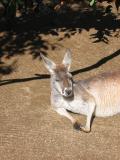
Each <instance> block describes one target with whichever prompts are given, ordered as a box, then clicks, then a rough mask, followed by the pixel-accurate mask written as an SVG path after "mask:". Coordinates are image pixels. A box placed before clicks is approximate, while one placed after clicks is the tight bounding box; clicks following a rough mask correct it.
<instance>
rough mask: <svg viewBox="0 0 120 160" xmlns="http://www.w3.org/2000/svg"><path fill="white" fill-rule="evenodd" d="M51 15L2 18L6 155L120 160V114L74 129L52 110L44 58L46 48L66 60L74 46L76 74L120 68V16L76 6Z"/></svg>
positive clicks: (0, 123)
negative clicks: (8, 21)
mask: <svg viewBox="0 0 120 160" xmlns="http://www.w3.org/2000/svg"><path fill="white" fill-rule="evenodd" d="M71 15H72V16H71ZM58 17H59V15H58ZM50 18H51V17H47V18H46V17H45V18H44V17H39V18H38V17H32V18H31V17H30V18H29V19H27V20H26V18H25V17H22V18H18V19H17V20H16V22H15V24H14V23H13V24H11V25H9V24H5V25H2V23H1V28H0V44H1V47H0V57H1V58H0V60H1V62H0V75H1V80H0V160H99V159H101V160H120V116H119V115H116V116H113V117H109V118H95V119H94V121H93V124H92V130H91V132H90V133H88V134H87V133H84V132H81V131H76V130H74V129H73V127H72V124H71V123H70V122H69V120H67V119H66V118H64V117H61V116H59V115H58V114H57V113H56V112H55V111H53V110H52V107H51V105H50V79H49V73H48V72H47V70H46V69H45V68H44V66H43V63H42V61H41V59H40V58H39V52H40V51H41V52H42V53H44V54H45V55H46V56H48V57H49V58H51V59H53V60H54V61H55V62H61V61H62V58H63V56H64V54H65V50H66V48H70V49H71V50H72V59H73V60H72V67H71V72H72V74H73V75H74V80H78V79H84V78H87V77H89V76H93V75H96V74H99V73H103V72H107V71H111V70H112V71H114V70H119V69H120V56H119V54H120V33H119V32H120V18H119V17H118V18H117V19H115V15H112V14H110V15H106V14H100V15H98V16H97V17H96V16H95V15H94V14H92V13H91V12H85V13H82V12H79V13H77V12H76V11H75V12H74V14H73V13H72V14H70V13H69V14H67V15H66V14H63V16H60V17H59V18H57V17H55V19H54V20H53V19H50ZM41 19H42V20H41ZM13 61H16V62H15V64H12V62H13ZM72 115H73V116H74V117H76V118H77V119H79V121H80V122H81V124H84V123H85V120H86V117H84V116H82V115H77V114H76V115H74V114H72Z"/></svg>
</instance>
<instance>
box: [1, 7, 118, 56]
mask: <svg viewBox="0 0 120 160" xmlns="http://www.w3.org/2000/svg"><path fill="white" fill-rule="evenodd" d="M90 29H95V33H94V34H92V35H90V39H91V41H92V42H93V43H97V42H101V41H103V42H104V43H108V42H109V37H110V36H112V33H113V32H116V33H117V31H118V30H119V29H120V20H119V19H117V17H116V16H115V15H114V14H112V13H111V14H106V13H105V11H104V9H103V8H101V9H98V10H97V11H96V12H95V11H93V10H91V9H81V8H79V9H78V10H77V11H74V10H73V9H70V8H65V9H63V10H61V11H59V12H53V11H51V12H50V13H49V14H37V15H36V14H32V15H23V16H20V17H17V18H16V19H14V20H13V21H7V22H3V21H0V46H1V47H0V58H2V57H3V56H4V55H5V56H6V57H7V58H10V57H12V56H14V55H16V54H19V55H20V54H24V52H25V51H26V52H27V51H28V52H29V53H30V54H32V55H33V58H36V57H37V56H39V52H40V51H41V52H42V53H44V54H47V50H48V49H49V47H51V49H52V50H54V49H55V48H56V47H57V46H56V45H51V44H49V42H47V40H43V39H42V36H41V34H43V35H52V36H59V33H60V32H64V36H63V37H60V38H59V39H58V41H62V40H63V39H64V38H70V37H71V36H72V35H74V34H76V33H78V34H80V33H81V32H82V31H83V30H86V31H88V32H89V30H90ZM116 36H118V35H117V34H116Z"/></svg>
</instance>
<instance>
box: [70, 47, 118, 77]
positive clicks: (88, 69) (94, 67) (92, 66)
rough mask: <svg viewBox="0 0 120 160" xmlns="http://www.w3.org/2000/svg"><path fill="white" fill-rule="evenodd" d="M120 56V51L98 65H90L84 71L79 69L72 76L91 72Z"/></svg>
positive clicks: (101, 60) (105, 58) (103, 59)
mask: <svg viewBox="0 0 120 160" xmlns="http://www.w3.org/2000/svg"><path fill="white" fill-rule="evenodd" d="M119 55H120V49H119V50H117V51H116V52H114V53H112V54H111V55H109V56H106V57H104V58H102V59H100V60H99V61H98V62H97V63H95V64H93V65H90V66H88V67H85V68H82V69H78V70H75V71H73V72H72V75H76V74H79V73H82V72H88V71H90V70H93V69H96V68H99V67H100V66H102V65H103V64H105V63H107V62H108V61H110V60H112V59H113V58H115V57H117V56H119Z"/></svg>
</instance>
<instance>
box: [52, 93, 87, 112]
mask: <svg viewBox="0 0 120 160" xmlns="http://www.w3.org/2000/svg"><path fill="white" fill-rule="evenodd" d="M51 100H52V105H53V106H54V107H55V108H65V109H66V110H69V111H71V112H73V113H79V114H83V115H87V113H88V103H87V102H85V101H84V100H83V99H82V98H74V99H73V100H66V99H64V98H63V97H62V96H60V95H52V96H51Z"/></svg>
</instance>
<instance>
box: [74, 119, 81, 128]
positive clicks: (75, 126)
mask: <svg viewBox="0 0 120 160" xmlns="http://www.w3.org/2000/svg"><path fill="white" fill-rule="evenodd" d="M73 127H74V128H75V129H76V130H80V123H79V122H78V121H75V123H74V124H73Z"/></svg>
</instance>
